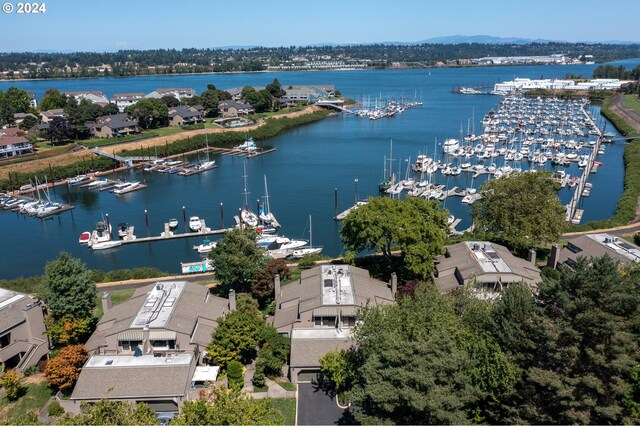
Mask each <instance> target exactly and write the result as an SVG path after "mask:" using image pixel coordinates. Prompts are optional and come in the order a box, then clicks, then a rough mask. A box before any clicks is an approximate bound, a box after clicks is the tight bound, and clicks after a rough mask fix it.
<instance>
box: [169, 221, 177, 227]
mask: <svg viewBox="0 0 640 426" xmlns="http://www.w3.org/2000/svg"><path fill="white" fill-rule="evenodd" d="M177 227H178V219H169V228H171V229H176V228H177Z"/></svg>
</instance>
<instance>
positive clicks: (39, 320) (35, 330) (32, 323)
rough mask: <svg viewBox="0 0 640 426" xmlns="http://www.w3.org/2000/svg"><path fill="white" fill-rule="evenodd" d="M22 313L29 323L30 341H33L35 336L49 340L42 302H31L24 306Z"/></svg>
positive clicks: (28, 334) (28, 333)
mask: <svg viewBox="0 0 640 426" xmlns="http://www.w3.org/2000/svg"><path fill="white" fill-rule="evenodd" d="M22 315H23V316H24V319H25V321H26V324H27V336H28V337H27V338H28V340H29V341H30V342H32V340H33V339H34V338H35V339H47V340H48V337H47V331H46V329H45V327H44V314H43V312H42V305H40V303H37V302H33V303H29V304H28V305H27V306H25V307H24V308H22Z"/></svg>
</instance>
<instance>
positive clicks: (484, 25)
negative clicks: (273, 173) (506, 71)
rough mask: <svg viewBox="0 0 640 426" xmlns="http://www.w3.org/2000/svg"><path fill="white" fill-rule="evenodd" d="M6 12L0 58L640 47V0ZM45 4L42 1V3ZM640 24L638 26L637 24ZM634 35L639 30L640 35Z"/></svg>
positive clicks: (202, 2) (284, 1) (132, 6)
mask: <svg viewBox="0 0 640 426" xmlns="http://www.w3.org/2000/svg"><path fill="white" fill-rule="evenodd" d="M0 3H3V6H2V7H3V12H6V11H5V7H8V6H7V3H8V4H9V5H10V6H13V11H12V12H11V13H0V52H9V51H11V52H23V51H63V52H65V51H67V52H68V51H98V52H102V51H115V50H119V49H155V48H176V49H181V48H186V47H196V48H207V47H212V48H213V47H226V46H267V47H273V46H292V45H296V46H305V45H312V44H324V43H376V42H388V41H402V42H415V41H420V40H425V39H429V38H433V37H442V36H451V35H490V36H495V37H518V38H528V39H547V40H558V41H569V42H576V41H613V40H618V41H635V42H640V32H639V31H637V27H636V26H635V25H634V24H633V23H632V21H629V20H628V18H627V17H637V16H640V1H639V0H616V1H613V2H608V1H603V0H597V1H596V0H242V1H228V0H225V1H221V0H172V1H168V0H102V1H96V0H45V1H44V3H45V5H46V12H45V13H40V14H18V13H17V8H18V1H16V0H0ZM41 3H42V2H41ZM631 19H635V18H631ZM634 28H635V29H636V30H635V31H634Z"/></svg>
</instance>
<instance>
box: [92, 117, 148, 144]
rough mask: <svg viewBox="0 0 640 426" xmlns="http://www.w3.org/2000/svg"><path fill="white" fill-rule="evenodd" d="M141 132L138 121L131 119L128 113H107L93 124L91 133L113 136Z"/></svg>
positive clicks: (100, 135) (99, 136)
mask: <svg viewBox="0 0 640 426" xmlns="http://www.w3.org/2000/svg"><path fill="white" fill-rule="evenodd" d="M139 132H140V129H139V128H138V121H137V120H132V119H130V118H129V115H128V114H127V113H122V114H113V115H105V116H103V117H99V118H98V119H97V120H96V122H95V124H93V125H91V134H92V135H93V136H95V137H97V138H113V137H120V136H127V135H131V134H134V133H139Z"/></svg>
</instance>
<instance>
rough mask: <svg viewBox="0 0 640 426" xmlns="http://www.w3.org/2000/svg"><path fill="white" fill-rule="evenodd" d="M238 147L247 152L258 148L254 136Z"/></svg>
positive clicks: (237, 147)
mask: <svg viewBox="0 0 640 426" xmlns="http://www.w3.org/2000/svg"><path fill="white" fill-rule="evenodd" d="M235 148H236V149H240V150H242V151H247V152H255V151H257V150H258V147H257V146H256V143H255V142H254V141H253V138H251V137H249V138H246V139H245V140H244V143H242V144H240V145H238V146H236V147H235Z"/></svg>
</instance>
